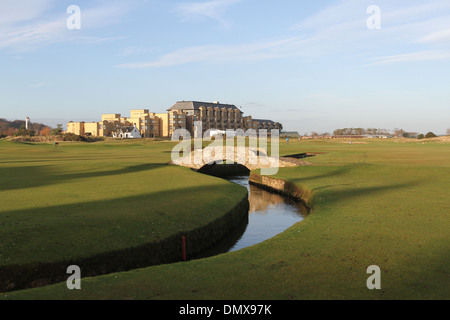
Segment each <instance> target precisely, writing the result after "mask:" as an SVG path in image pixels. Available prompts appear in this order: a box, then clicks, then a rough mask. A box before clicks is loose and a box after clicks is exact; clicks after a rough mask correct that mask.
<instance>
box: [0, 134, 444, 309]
mask: <svg viewBox="0 0 450 320" xmlns="http://www.w3.org/2000/svg"><path fill="white" fill-rule="evenodd" d="M359 142H364V143H353V144H349V143H342V142H335V141H306V142H297V141H295V142H291V143H290V144H289V145H285V144H282V145H281V154H285V155H286V154H293V153H301V152H315V153H321V154H320V155H318V156H317V157H314V158H307V159H305V160H306V161H309V162H311V164H314V165H311V166H303V167H295V168H284V169H280V171H279V173H278V174H277V176H276V177H277V178H283V179H285V180H288V181H291V182H293V183H295V184H297V185H298V186H300V187H302V188H305V189H308V190H311V191H312V193H313V197H312V199H309V200H310V204H311V205H312V211H311V214H310V215H309V216H308V217H307V218H306V219H305V220H304V221H302V222H300V223H298V224H296V225H295V226H293V227H292V228H290V229H288V230H287V231H286V232H284V233H282V234H280V235H278V236H276V237H275V238H273V239H270V240H268V241H265V242H263V243H261V244H258V245H255V246H253V247H250V248H247V249H243V250H241V251H238V252H233V253H227V254H222V255H219V256H216V257H212V258H208V259H202V260H196V261H190V262H188V263H176V264H170V265H162V266H155V267H149V268H145V269H139V270H134V271H130V272H123V273H115V274H111V275H106V276H100V277H95V278H86V279H83V280H82V290H79V291H69V290H67V287H66V284H65V283H61V284H57V285H52V286H47V287H43V288H38V289H32V290H24V291H20V292H14V293H8V294H1V295H0V298H7V299H10V298H11V299H227V300H230V299H448V298H450V289H449V288H450V272H449V268H450V233H449V230H450V221H449V213H450V201H449V199H450V161H449V159H450V144H448V143H447V144H445V143H431V142H430V143H429V142H426V143H425V144H422V143H416V142H408V143H403V142H402V143H400V142H394V141H381V140H365V141H359ZM141 147H142V146H138V145H137V146H136V147H135V148H136V150H139V149H140V148H141ZM24 148H25V147H24ZM36 148H37V149H39V148H45V147H42V146H39V147H36ZM77 148H80V149H82V147H77V146H74V147H73V150H76V149H77ZM83 148H84V147H83ZM85 148H86V149H84V151H83V152H80V155H79V157H80V158H83V159H90V157H100V158H101V157H102V155H103V156H105V153H106V152H109V151H106V150H107V149H108V148H111V149H113V148H117V150H118V152H119V154H120V157H121V158H119V159H111V164H110V165H116V166H119V165H118V163H121V165H122V166H128V167H129V166H130V165H131V166H132V165H133V164H130V161H129V160H130V158H129V157H127V156H126V155H125V153H126V152H125V151H124V149H123V148H124V147H123V146H119V145H117V146H100V147H99V146H98V145H89V146H88V147H85ZM153 148H155V149H154V151H152V152H156V153H158V152H161V151H158V150H163V147H161V146H160V145H155V146H153ZM2 150H4V149H3V148H2ZM24 150H26V148H25V149H24ZM39 150H40V149H39ZM70 156H74V153H71V154H70ZM122 157H123V158H122ZM158 157H160V158H161V160H160V161H162V159H164V155H159V156H158ZM2 159H3V158H2ZM22 160H23V161H30V160H28V156H26V155H24V156H23V159H22ZM1 161H3V160H1ZM55 161H56V160H55ZM71 161H72V160H71ZM87 161H89V160H87ZM96 161H99V160H96ZM103 161H104V163H109V161H108V160H103ZM134 161H135V160H134ZM141 161H142V160H141ZM131 162H133V161H131ZM82 163H83V162H81V160H80V163H79V164H78V166H82ZM94 163H95V162H94ZM141 164H142V162H141ZM1 165H2V168H3V166H4V164H1ZM29 165H30V164H29V163H28V165H27V166H29ZM39 165H43V164H42V163H38V164H36V163H33V165H32V166H33V167H35V166H38V167H39ZM15 166H17V167H25V164H24V163H21V164H19V163H16V164H15V165H14V166H12V165H10V164H9V165H8V167H15ZM119 168H123V167H119ZM49 169H50V168H49ZM32 170H37V169H36V168H34V169H32ZM39 170H40V171H35V173H36V174H37V173H39V172H46V173H47V175H46V176H47V179H48V180H47V181H48V182H47V183H46V184H43V185H39V186H34V188H37V187H39V188H50V187H53V188H54V187H55V186H56V185H58V186H59V187H58V188H62V187H64V185H65V184H67V183H69V182H70V183H71V184H73V183H75V182H76V181H78V180H83V178H79V179H78V178H76V179H73V180H71V179H69V178H68V179H64V180H62V179H60V178H58V176H57V174H56V173H55V172H52V171H45V169H44V168H39ZM53 170H55V169H53ZM85 170H92V171H93V172H98V173H99V172H103V171H104V170H108V171H113V170H114V169H112V168H108V169H105V168H103V167H102V166H101V165H100V166H99V167H97V168H95V167H94V168H93V167H92V166H87V167H86V168H84V169H82V168H81V167H75V172H72V173H71V174H75V175H77V174H81V175H82V174H83V173H82V172H83V171H85ZM116 170H120V169H117V168H116ZM155 170H163V171H164V170H170V169H168V168H157V169H155ZM155 170H153V171H155ZM172 170H173V169H172ZM18 171H19V170H16V171H15V172H18ZM4 172H8V170H7V169H4ZM144 172H146V171H144ZM177 172H178V171H177ZM180 172H183V173H184V171H180ZM30 173H32V172H30ZM66 174H67V173H66ZM149 174H150V173H149ZM186 174H187V173H186ZM123 175H126V176H127V177H128V178H129V179H130V183H131V184H132V185H133V183H138V184H139V185H140V186H143V185H142V184H141V182H139V180H140V178H141V175H142V174H141V173H140V172H127V173H123ZM69 176H70V175H69ZM189 177H191V173H190V172H189ZM106 178H111V177H110V176H109V175H105V176H101V175H100V174H98V176H97V177H96V178H92V179H91V181H93V182H94V181H97V179H98V181H97V182H96V186H97V187H98V188H99V187H100V186H101V184H102V183H103V182H104V179H106ZM2 179H3V180H2V181H5V180H4V178H2ZM9 179H14V177H13V175H11V176H10V178H9ZM192 179H207V178H199V177H197V176H196V175H195V174H194V175H192ZM38 180H39V179H38ZM115 180H117V179H115ZM43 181H45V180H43ZM220 181H221V180H218V179H213V178H211V179H210V178H209V177H208V179H207V181H206V180H205V181H204V182H203V181H202V183H199V182H198V181H196V183H199V184H200V185H203V183H207V184H209V183H211V185H214V186H216V185H217V186H218V187H219V186H220V188H227V184H225V183H223V182H220ZM17 183H19V182H16V184H17ZM23 183H25V182H23ZM35 183H36V184H37V183H38V182H35ZM109 183H111V181H109ZM7 185H8V184H6V186H7ZM2 186H5V184H4V182H3V183H2ZM23 187H24V186H22V188H23ZM87 188H94V186H93V185H89V186H87ZM158 188H159V190H160V191H161V194H163V192H162V191H167V190H169V191H170V190H173V189H174V188H176V187H174V186H173V185H172V184H171V183H169V182H167V184H161V185H159V186H158ZM161 188H162V189H161ZM164 188H165V189H164ZM17 189H18V188H17ZM155 190H156V189H155ZM214 190H215V189H214ZM223 190H225V189H223ZM230 190H233V191H234V189H233V188H231V187H230ZM230 190H226V191H224V192H226V193H228V192H230ZM14 191H17V190H15V189H8V190H3V191H2V195H3V194H5V192H10V193H11V194H9V193H8V199H13V193H14ZM29 191H32V190H31V189H30V190H29ZM72 191H73V190H72ZM20 194H22V195H24V194H25V193H24V190H23V189H22V192H21V193H18V194H17V195H16V199H18V198H19V197H20ZM82 194H84V196H86V197H89V192H87V190H83V192H82ZM82 194H81V191H80V194H79V195H78V197H75V198H73V199H72V198H71V197H70V194H69V193H65V195H66V197H64V199H58V200H57V201H60V202H64V203H61V205H63V204H71V203H77V200H76V199H79V197H81V196H82ZM144 194H145V193H144ZM29 196H30V197H32V199H33V200H32V201H31V200H27V201H26V203H21V204H20V207H19V208H17V206H19V205H18V204H13V203H14V201H13V202H11V203H9V202H8V204H7V205H8V206H12V207H11V208H10V209H9V211H13V212H16V211H18V212H19V211H20V212H22V211H23V210H31V208H33V207H44V203H41V202H39V201H41V200H39V199H38V198H34V196H33V195H32V193H31V194H30V195H29ZM103 196H104V197H107V195H103ZM188 197H189V194H186V199H187V198H188ZM3 199H5V198H3V197H2V202H4V201H5V200H3ZM93 200H94V199H91V200H90V201H93ZM199 200H201V201H206V199H203V198H201V197H200V198H199ZM36 203H38V205H36ZM192 205H193V203H192ZM208 205H209V204H208V203H203V206H208ZM12 208H15V209H12ZM100 208H101V206H97V209H100ZM184 209H187V210H189V209H191V202H189V205H185V206H184ZM21 210H22V211H21ZM3 212H4V211H3V210H2V217H3V218H2V219H5V218H4V213H3ZM56 212H57V211H56ZM21 214H22V213H21ZM41 214H44V213H43V212H42V213H41ZM8 219H9V220H6V221H8V222H9V224H11V225H12V224H13V223H14V220H13V219H12V218H8ZM2 222H3V221H2ZM3 223H4V222H3ZM23 223H26V220H23ZM93 227H95V225H94V224H93ZM146 227H147V225H146ZM8 228H13V227H12V226H9V227H8ZM12 230H13V229H12ZM144 230H145V229H142V230H141V232H143V231H144ZM52 232H55V233H57V232H58V231H57V230H56V229H53V230H52ZM24 234H25V238H26V232H25V231H24ZM123 237H129V234H128V233H126V232H124V234H123ZM2 246H4V247H5V248H6V249H7V250H8V252H10V253H11V254H16V255H19V253H18V252H21V251H18V250H14V249H13V248H12V247H11V244H10V243H9V245H8V246H5V245H4V244H3V241H2ZM21 248H23V249H22V250H24V249H26V247H24V244H22V247H21ZM3 263H4V262H3ZM371 265H377V266H379V267H380V268H381V285H382V289H381V290H368V289H367V286H366V280H367V278H368V277H369V275H368V274H367V273H366V270H367V268H368V267H369V266H371Z"/></svg>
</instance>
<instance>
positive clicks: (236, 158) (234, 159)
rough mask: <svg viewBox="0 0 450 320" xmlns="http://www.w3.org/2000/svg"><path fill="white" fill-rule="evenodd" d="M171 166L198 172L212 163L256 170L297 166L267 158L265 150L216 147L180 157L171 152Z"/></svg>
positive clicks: (290, 159) (290, 160)
mask: <svg viewBox="0 0 450 320" xmlns="http://www.w3.org/2000/svg"><path fill="white" fill-rule="evenodd" d="M171 163H172V164H175V165H179V166H183V167H188V168H191V169H193V170H197V171H198V170H199V169H201V168H203V167H204V166H207V165H212V164H214V163H225V164H236V165H242V166H244V167H246V168H248V169H249V170H250V171H252V170H256V169H262V170H263V169H265V170H270V169H278V168H283V167H295V166H298V165H299V162H298V161H295V159H293V158H285V157H278V156H268V153H267V150H266V149H263V148H251V147H226V146H216V147H207V148H205V149H196V150H193V151H191V152H190V153H189V154H188V155H185V156H183V157H180V156H179V154H178V152H176V151H173V152H172V162H171Z"/></svg>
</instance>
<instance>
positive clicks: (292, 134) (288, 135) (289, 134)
mask: <svg viewBox="0 0 450 320" xmlns="http://www.w3.org/2000/svg"><path fill="white" fill-rule="evenodd" d="M280 137H281V138H300V134H299V133H298V132H297V131H285V132H281V133H280Z"/></svg>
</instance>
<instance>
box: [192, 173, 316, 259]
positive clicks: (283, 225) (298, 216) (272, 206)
mask: <svg viewBox="0 0 450 320" xmlns="http://www.w3.org/2000/svg"><path fill="white" fill-rule="evenodd" d="M226 179H227V180H229V181H231V182H233V183H237V184H239V185H242V186H244V187H246V188H247V189H248V199H249V203H250V210H249V216H248V223H247V224H246V225H244V226H242V228H240V230H236V232H235V233H233V234H232V235H230V236H229V237H227V238H226V239H224V240H223V241H221V242H219V243H218V244H217V245H216V246H215V247H214V248H212V249H210V250H207V251H206V252H203V253H202V254H201V255H200V256H197V257H196V258H204V257H210V256H214V255H218V254H221V253H225V252H232V251H237V250H240V249H243V248H246V247H250V246H252V245H254V244H257V243H261V242H263V241H265V240H267V239H270V238H273V237H274V236H276V235H277V234H279V233H282V232H284V231H285V230H286V229H288V228H290V227H292V226H293V225H294V224H296V223H297V222H300V221H302V220H303V219H304V218H305V217H306V215H307V214H308V209H307V208H306V206H305V205H304V204H303V203H301V202H297V201H294V200H293V199H291V198H289V197H286V196H282V195H279V194H277V193H273V192H269V191H266V190H264V189H261V188H259V187H257V186H255V185H252V184H250V182H249V176H232V177H227V178H226Z"/></svg>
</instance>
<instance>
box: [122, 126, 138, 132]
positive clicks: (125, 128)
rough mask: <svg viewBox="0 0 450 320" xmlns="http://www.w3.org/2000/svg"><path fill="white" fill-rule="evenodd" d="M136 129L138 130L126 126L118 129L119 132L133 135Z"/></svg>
mask: <svg viewBox="0 0 450 320" xmlns="http://www.w3.org/2000/svg"><path fill="white" fill-rule="evenodd" d="M134 129H136V130H137V128H136V127H125V126H120V127H118V128H117V130H118V131H119V132H122V133H131V132H133V130H134Z"/></svg>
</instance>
